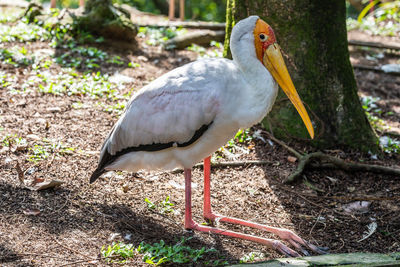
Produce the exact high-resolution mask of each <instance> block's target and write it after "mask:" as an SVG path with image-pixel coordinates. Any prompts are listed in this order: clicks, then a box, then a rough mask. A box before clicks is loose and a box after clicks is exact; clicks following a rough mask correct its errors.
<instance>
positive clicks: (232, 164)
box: [170, 160, 272, 174]
mask: <svg viewBox="0 0 400 267" xmlns="http://www.w3.org/2000/svg"><path fill="white" fill-rule="evenodd" d="M268 164H272V162H270V161H268V160H241V161H221V162H211V167H213V168H224V167H243V166H247V165H268ZM193 168H203V163H202V162H201V163H197V164H196V165H194V166H193ZM181 172H183V169H180V168H177V169H174V170H172V171H171V172H170V173H173V174H175V173H181Z"/></svg>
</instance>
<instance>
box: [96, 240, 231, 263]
mask: <svg viewBox="0 0 400 267" xmlns="http://www.w3.org/2000/svg"><path fill="white" fill-rule="evenodd" d="M190 239H191V238H187V239H186V238H184V237H182V238H181V240H180V241H179V242H177V243H176V244H174V245H167V244H166V243H165V242H164V240H160V242H158V243H153V244H147V243H145V242H141V243H140V245H139V246H138V247H137V248H135V247H134V246H133V244H124V243H122V242H118V243H116V242H113V243H112V245H109V246H108V247H105V246H103V247H102V248H101V255H102V256H103V257H104V258H105V260H106V261H107V262H109V263H125V262H127V261H128V260H129V259H132V258H134V257H135V256H139V255H142V260H143V262H146V263H147V264H150V265H155V266H158V265H161V264H170V265H171V264H172V265H173V264H185V263H196V262H199V260H200V259H203V257H204V256H205V255H206V254H210V253H215V252H217V251H216V250H215V249H206V248H205V247H202V248H201V249H194V248H191V247H189V246H186V245H185V242H186V241H188V240H190ZM205 264H206V265H207V266H218V265H223V264H227V261H225V260H223V259H217V260H215V261H213V262H210V261H207V262H206V263H205Z"/></svg>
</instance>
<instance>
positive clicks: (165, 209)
mask: <svg viewBox="0 0 400 267" xmlns="http://www.w3.org/2000/svg"><path fill="white" fill-rule="evenodd" d="M144 201H145V202H146V203H147V207H148V208H149V209H153V210H158V211H159V212H160V213H171V212H174V209H173V207H174V204H173V203H171V202H170V201H169V196H167V197H166V198H165V199H164V200H163V201H161V202H160V203H159V204H154V203H153V202H151V201H150V200H149V199H148V198H147V197H146V198H145V199H144Z"/></svg>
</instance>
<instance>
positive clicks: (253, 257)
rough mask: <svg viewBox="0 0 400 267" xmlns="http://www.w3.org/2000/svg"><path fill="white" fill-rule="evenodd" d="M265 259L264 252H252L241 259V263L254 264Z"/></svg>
mask: <svg viewBox="0 0 400 267" xmlns="http://www.w3.org/2000/svg"><path fill="white" fill-rule="evenodd" d="M263 258H265V254H264V253H262V252H250V253H249V254H247V255H244V256H243V257H242V258H240V263H248V262H254V261H257V260H262V259H263Z"/></svg>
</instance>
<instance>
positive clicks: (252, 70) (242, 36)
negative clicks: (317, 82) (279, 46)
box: [230, 16, 278, 122]
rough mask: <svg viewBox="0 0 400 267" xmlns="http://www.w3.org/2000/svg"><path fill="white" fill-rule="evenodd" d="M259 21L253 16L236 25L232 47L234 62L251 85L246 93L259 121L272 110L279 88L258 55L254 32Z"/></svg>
mask: <svg viewBox="0 0 400 267" xmlns="http://www.w3.org/2000/svg"><path fill="white" fill-rule="evenodd" d="M257 20H258V17H256V16H252V17H249V18H247V19H245V20H242V21H240V22H239V23H238V24H236V26H235V27H234V29H233V31H232V35H231V42H230V47H231V51H232V58H233V61H234V62H235V64H236V65H237V66H238V68H239V69H240V70H241V71H242V72H243V74H244V75H243V76H244V78H245V79H246V80H247V82H248V83H249V84H250V87H249V89H248V90H247V92H246V93H247V94H248V97H250V98H251V99H252V101H249V103H252V105H253V107H252V112H254V113H255V114H254V117H257V120H259V119H262V118H263V117H264V116H265V115H266V114H267V113H268V112H269V111H270V109H271V108H272V105H273V104H274V102H275V99H276V95H277V93H278V86H277V83H276V82H275V80H274V78H273V77H272V75H271V74H270V73H269V71H268V70H267V69H266V68H265V66H264V65H263V64H262V63H261V62H260V60H258V58H257V55H256V51H255V46H254V35H253V30H254V26H255V23H256V21H257ZM257 122H258V121H257Z"/></svg>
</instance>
